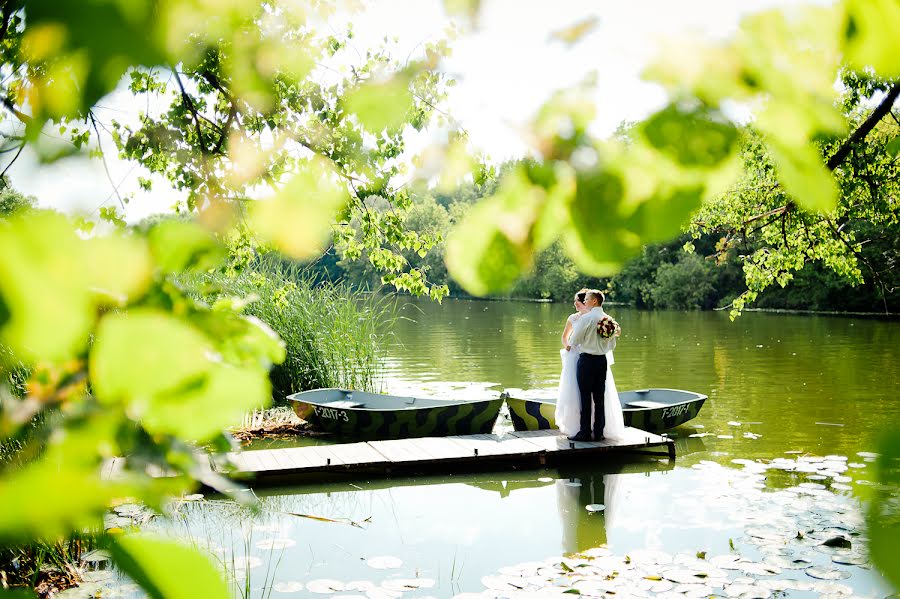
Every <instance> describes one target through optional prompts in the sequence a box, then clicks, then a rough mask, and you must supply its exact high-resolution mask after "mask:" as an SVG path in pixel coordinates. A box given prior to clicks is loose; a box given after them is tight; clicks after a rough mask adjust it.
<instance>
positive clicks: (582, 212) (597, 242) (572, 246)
mask: <svg viewBox="0 0 900 599" xmlns="http://www.w3.org/2000/svg"><path fill="white" fill-rule="evenodd" d="M577 185H578V187H577V191H576V192H575V198H574V200H573V201H572V203H571V205H570V221H571V233H569V234H566V235H563V241H564V242H565V244H566V248H567V252H568V254H569V256H570V257H571V258H572V260H574V261H575V264H576V265H577V266H578V267H579V268H580V269H582V270H583V271H584V272H587V273H591V274H594V275H596V276H603V275H609V274H612V273H613V272H615V271H616V270H617V269H618V267H619V266H620V265H621V263H622V262H623V261H625V260H626V259H628V258H629V257H631V256H633V255H635V254H636V253H637V252H638V251H639V250H640V243H641V240H640V238H639V237H638V236H637V235H635V234H634V233H632V232H630V231H627V230H626V229H624V228H622V224H623V223H622V217H621V211H622V210H623V203H624V200H625V186H624V182H623V180H622V178H621V176H620V175H619V174H617V173H615V172H613V171H610V170H606V169H603V168H595V169H591V170H588V171H582V172H579V173H578V178H577Z"/></svg>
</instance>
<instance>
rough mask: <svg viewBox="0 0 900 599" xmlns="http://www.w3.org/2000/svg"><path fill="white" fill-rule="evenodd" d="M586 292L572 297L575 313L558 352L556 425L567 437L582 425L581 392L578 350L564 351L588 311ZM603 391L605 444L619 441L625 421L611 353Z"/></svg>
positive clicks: (575, 348)
mask: <svg viewBox="0 0 900 599" xmlns="http://www.w3.org/2000/svg"><path fill="white" fill-rule="evenodd" d="M586 291H587V290H585V289H582V290H581V291H579V292H578V293H576V294H575V310H576V312H575V313H574V314H572V315H571V316H569V318H567V319H566V326H565V329H563V333H562V344H563V346H564V347H563V348H562V349H561V350H559V355H560V357H561V358H562V372H560V374H559V390H558V392H557V398H556V426H557V427H559V430H560V431H561V432H562V433H563V434H564V435H566V436H567V437H569V436H572V435H575V434H576V433H578V430H579V428H580V426H581V392H580V391H579V390H578V381H577V379H576V370H577V368H578V353H579V352H578V348H577V347H573V348H572V351H566V349H565V346H566V345H568V344H569V343H568V341H569V335H571V334H572V329H573V328H574V325H575V321H576V320H578V318H580V317H581V316H582V315H583V314H587V313H588V312H590V308H588V307H587V306H585V305H584V300H585V295H586ZM606 364H607V366H606V388H605V390H604V393H603V413H604V414H605V416H606V426H605V427H604V428H603V437H604V439H605V440H608V441H616V440H621V439H623V438H624V437H625V422H624V420H623V417H622V404H621V403H619V392H618V391H616V383H615V381H614V380H613V375H612V370H610V366H611V365H612V364H613V355H612V352H609V353H608V354H606Z"/></svg>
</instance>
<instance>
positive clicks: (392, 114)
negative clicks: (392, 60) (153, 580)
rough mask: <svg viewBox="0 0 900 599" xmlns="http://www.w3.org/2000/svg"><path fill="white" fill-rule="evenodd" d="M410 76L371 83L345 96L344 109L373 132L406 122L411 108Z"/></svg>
mask: <svg viewBox="0 0 900 599" xmlns="http://www.w3.org/2000/svg"><path fill="white" fill-rule="evenodd" d="M412 102H413V97H412V92H411V91H410V89H409V76H408V75H405V74H398V75H395V76H394V77H392V78H391V79H388V80H387V81H369V82H366V83H363V84H362V85H361V86H359V87H358V88H356V89H354V90H351V91H350V92H348V93H347V95H346V96H344V107H345V108H346V110H347V111H348V112H352V113H353V114H355V115H356V116H357V117H359V122H360V123H362V125H363V126H364V127H365V128H366V129H368V130H369V131H372V132H374V133H378V132H380V131H383V130H384V129H393V128H395V127H397V126H399V125H401V124H402V123H403V122H404V121H405V120H406V115H407V113H408V112H409V110H410V108H412Z"/></svg>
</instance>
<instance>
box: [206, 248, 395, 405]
mask: <svg viewBox="0 0 900 599" xmlns="http://www.w3.org/2000/svg"><path fill="white" fill-rule="evenodd" d="M188 284H189V285H190V286H192V287H194V288H196V289H200V288H203V289H204V290H207V293H205V294H204V297H205V298H206V299H207V301H214V300H216V299H218V298H220V297H228V296H231V297H240V298H254V301H252V302H251V303H250V304H249V305H248V306H247V307H246V308H245V310H244V313H245V314H248V315H251V316H255V317H257V318H259V319H260V320H262V321H263V322H265V323H266V324H267V325H269V326H270V327H271V328H272V329H273V330H274V331H275V332H276V333H277V334H278V335H279V337H281V339H282V340H284V342H285V345H286V348H287V358H286V359H285V361H284V363H283V364H281V365H279V366H276V367H274V368H273V369H272V372H271V375H270V378H271V380H272V395H273V400H274V402H275V404H276V405H278V404H282V403H284V402H285V397H286V396H288V395H290V394H291V393H296V392H298V391H306V390H308V389H320V388H327V387H342V388H347V389H359V390H362V391H378V390H380V387H381V367H382V363H383V360H384V355H385V345H384V336H385V333H386V332H387V331H388V326H389V324H390V323H391V322H392V320H393V318H394V303H393V300H392V299H390V298H385V297H376V296H369V295H366V294H360V293H358V292H352V291H351V290H350V289H349V288H348V287H346V286H343V285H336V284H332V283H313V282H312V280H311V279H310V278H309V277H307V276H306V275H305V274H304V272H303V271H302V270H301V269H300V268H297V267H289V266H285V265H283V264H282V263H279V262H278V261H277V260H276V259H266V257H265V256H264V257H263V258H261V259H260V260H259V261H258V263H257V264H256V265H254V266H253V267H252V268H249V269H247V270H245V271H244V272H243V273H241V274H239V275H237V276H234V277H230V276H228V275H226V274H221V273H211V274H206V275H203V276H202V277H200V279H199V280H192V281H189V282H188ZM208 290H212V293H211V294H210V293H208Z"/></svg>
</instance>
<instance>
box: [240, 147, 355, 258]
mask: <svg viewBox="0 0 900 599" xmlns="http://www.w3.org/2000/svg"><path fill="white" fill-rule="evenodd" d="M336 177H337V174H336V173H335V171H334V168H333V167H331V165H330V164H329V163H327V162H326V161H324V160H321V159H314V160H309V161H307V162H305V163H303V164H302V165H301V166H300V169H299V171H298V172H297V173H295V174H294V175H293V177H292V178H291V179H290V180H289V181H288V182H287V184H286V185H285V186H284V187H282V188H281V189H280V190H278V192H277V193H276V194H275V197H274V198H270V199H266V200H260V201H258V202H255V203H254V205H253V206H252V209H251V219H252V222H253V225H254V228H255V231H256V232H257V234H258V235H259V236H260V237H262V238H263V239H265V240H266V241H269V242H271V243H272V244H273V245H275V247H277V248H278V249H279V250H281V251H282V252H284V253H286V254H287V255H289V256H291V257H293V258H296V259H298V260H299V259H303V258H308V257H310V256H311V255H313V254H315V253H316V252H318V251H320V250H321V249H322V246H323V245H325V242H326V241H327V239H328V233H329V230H330V227H331V225H332V224H333V223H334V222H335V220H336V215H337V213H338V211H340V210H341V209H342V208H343V207H344V206H345V205H346V203H347V201H348V200H349V195H348V194H347V192H346V190H345V189H343V188H342V187H341V185H340V184H339V183H338V182H337V180H336Z"/></svg>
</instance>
